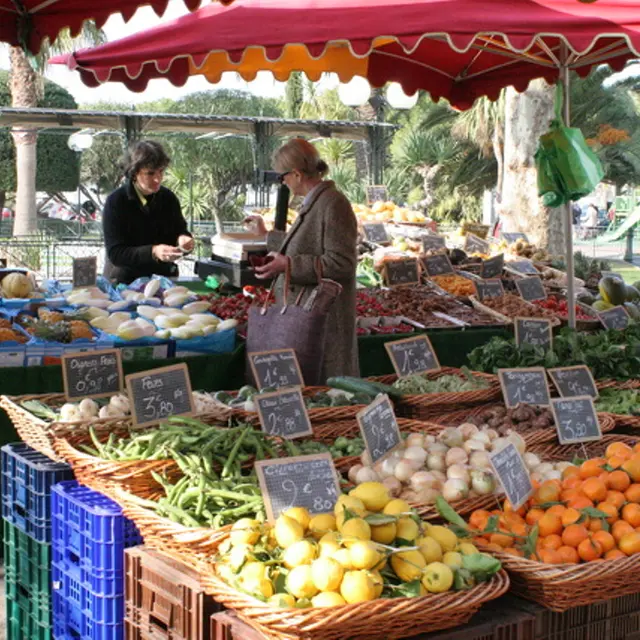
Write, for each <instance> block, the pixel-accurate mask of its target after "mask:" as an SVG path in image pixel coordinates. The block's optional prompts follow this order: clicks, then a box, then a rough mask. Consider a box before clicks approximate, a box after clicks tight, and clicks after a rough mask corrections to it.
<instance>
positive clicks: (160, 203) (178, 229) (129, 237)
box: [102, 140, 193, 284]
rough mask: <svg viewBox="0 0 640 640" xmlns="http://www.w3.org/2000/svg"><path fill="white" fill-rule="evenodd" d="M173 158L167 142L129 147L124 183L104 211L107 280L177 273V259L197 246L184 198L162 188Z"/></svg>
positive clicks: (130, 279)
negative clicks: (182, 205)
mask: <svg viewBox="0 0 640 640" xmlns="http://www.w3.org/2000/svg"><path fill="white" fill-rule="evenodd" d="M169 162H170V158H169V156H168V155H167V154H166V152H165V150H164V149H163V148H162V145H160V144H159V143H157V142H154V141H152V140H141V141H140V142H136V143H134V144H133V146H132V147H131V149H130V150H129V153H128V155H127V157H126V161H125V167H126V168H125V178H126V179H125V182H124V184H123V185H122V186H121V187H119V188H118V189H116V190H115V191H114V192H113V193H111V194H110V195H109V197H108V198H107V201H106V203H105V206H104V212H103V214H102V228H103V231H104V243H105V248H106V251H107V259H106V261H105V270H104V275H105V276H106V277H107V278H110V279H112V280H115V281H116V282H122V283H125V284H129V283H130V282H133V281H134V280H135V279H136V278H141V277H145V276H146V277H148V276H151V275H153V274H158V275H162V276H167V277H175V276H177V275H178V266H177V265H176V264H175V261H176V260H177V259H178V258H180V257H181V256H182V255H183V254H184V253H187V252H189V251H191V250H192V249H193V238H192V236H191V234H190V233H189V231H188V230H187V222H186V220H185V219H184V217H183V216H182V211H181V209H180V202H179V201H178V198H176V196H175V194H174V193H173V192H172V191H170V190H169V189H167V188H166V187H163V186H162V180H163V178H164V171H165V169H166V168H167V167H168V166H169Z"/></svg>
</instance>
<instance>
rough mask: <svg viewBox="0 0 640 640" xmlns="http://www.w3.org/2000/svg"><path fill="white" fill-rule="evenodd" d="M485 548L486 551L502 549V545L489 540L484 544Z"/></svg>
mask: <svg viewBox="0 0 640 640" xmlns="http://www.w3.org/2000/svg"><path fill="white" fill-rule="evenodd" d="M485 549H487V550H488V551H503V550H504V547H502V546H500V545H499V544H496V543H495V542H489V543H488V544H486V545H485Z"/></svg>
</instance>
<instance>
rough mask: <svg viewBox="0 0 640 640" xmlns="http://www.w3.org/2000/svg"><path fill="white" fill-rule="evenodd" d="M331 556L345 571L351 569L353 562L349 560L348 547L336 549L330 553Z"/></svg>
mask: <svg viewBox="0 0 640 640" xmlns="http://www.w3.org/2000/svg"><path fill="white" fill-rule="evenodd" d="M331 557H332V558H333V559H334V560H336V561H337V562H339V563H340V564H341V565H342V568H343V569H345V571H351V569H353V568H354V567H353V562H351V553H350V552H349V549H338V551H336V552H335V553H333V554H331Z"/></svg>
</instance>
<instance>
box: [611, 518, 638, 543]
mask: <svg viewBox="0 0 640 640" xmlns="http://www.w3.org/2000/svg"><path fill="white" fill-rule="evenodd" d="M632 531H633V527H632V526H631V525H630V524H629V523H628V522H627V521H626V520H618V521H617V522H614V523H613V526H612V527H611V535H612V536H613V537H614V539H615V541H616V542H617V543H618V544H620V540H621V539H622V537H623V536H625V535H626V534H627V533H631V532H632Z"/></svg>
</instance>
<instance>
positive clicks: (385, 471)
mask: <svg viewBox="0 0 640 640" xmlns="http://www.w3.org/2000/svg"><path fill="white" fill-rule="evenodd" d="M397 464H398V461H397V460H395V459H393V458H392V457H391V456H389V457H388V458H385V459H384V460H383V461H382V463H381V464H380V469H379V470H378V473H379V474H380V476H381V477H382V478H383V479H384V478H388V477H389V476H393V475H394V473H395V470H396V465H397Z"/></svg>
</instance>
